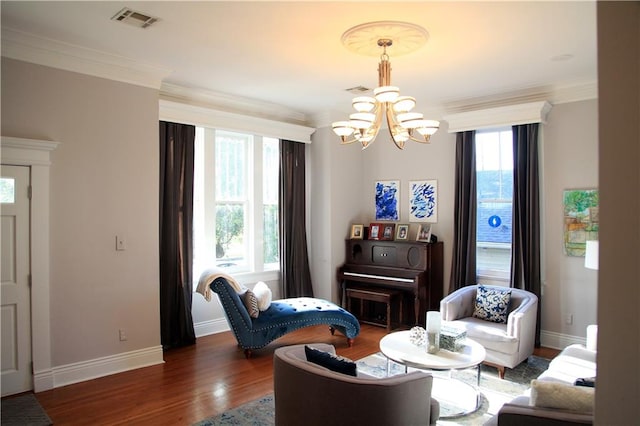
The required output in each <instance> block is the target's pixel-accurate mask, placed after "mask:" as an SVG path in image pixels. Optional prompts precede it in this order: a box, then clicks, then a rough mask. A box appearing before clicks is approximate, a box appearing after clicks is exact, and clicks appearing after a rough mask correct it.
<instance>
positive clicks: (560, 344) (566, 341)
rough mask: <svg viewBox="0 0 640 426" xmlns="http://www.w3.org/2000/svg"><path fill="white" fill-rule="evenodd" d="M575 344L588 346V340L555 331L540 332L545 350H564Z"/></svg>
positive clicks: (541, 342)
mask: <svg viewBox="0 0 640 426" xmlns="http://www.w3.org/2000/svg"><path fill="white" fill-rule="evenodd" d="M575 343H579V344H581V345H586V344H587V339H586V338H584V337H579V336H572V335H570V334H562V333H556V332H555V331H544V330H542V331H541V332H540V344H541V345H542V346H543V347H545V348H552V349H560V350H562V349H564V348H566V347H567V346H569V345H573V344H575Z"/></svg>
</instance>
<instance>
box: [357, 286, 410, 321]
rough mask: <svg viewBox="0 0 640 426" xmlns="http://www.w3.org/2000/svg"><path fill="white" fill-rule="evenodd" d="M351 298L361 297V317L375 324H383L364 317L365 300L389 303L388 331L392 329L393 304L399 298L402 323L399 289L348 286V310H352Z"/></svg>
mask: <svg viewBox="0 0 640 426" xmlns="http://www.w3.org/2000/svg"><path fill="white" fill-rule="evenodd" d="M351 299H359V300H360V315H359V319H360V320H361V321H362V322H365V323H367V324H373V325H380V326H382V324H380V323H377V322H373V321H367V320H366V319H365V318H364V317H363V306H364V303H363V301H365V300H366V301H369V302H380V303H384V304H386V305H387V324H386V325H387V331H391V304H392V303H393V302H394V299H397V300H398V324H402V292H401V291H399V290H387V289H379V288H376V289H369V288H347V310H348V311H349V312H352V311H351Z"/></svg>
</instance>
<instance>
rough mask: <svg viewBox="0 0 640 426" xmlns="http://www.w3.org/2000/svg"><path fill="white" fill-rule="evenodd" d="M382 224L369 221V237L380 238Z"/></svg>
mask: <svg viewBox="0 0 640 426" xmlns="http://www.w3.org/2000/svg"><path fill="white" fill-rule="evenodd" d="M383 228H384V225H383V224H382V223H370V224H369V239H370V240H381V239H382V235H383V232H384V229H383Z"/></svg>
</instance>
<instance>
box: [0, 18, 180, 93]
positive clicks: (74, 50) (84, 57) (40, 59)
mask: <svg viewBox="0 0 640 426" xmlns="http://www.w3.org/2000/svg"><path fill="white" fill-rule="evenodd" d="M2 56H4V57H7V58H11V59H17V60H20V61H25V62H31V63H34V64H38V65H44V66H48V67H52V68H59V69H63V70H66V71H73V72H77V73H81V74H87V75H92V76H94V77H101V78H106V79H109V80H115V81H120V82H123V83H128V84H134V85H137V86H143V87H150V88H153V89H160V85H161V84H162V80H163V79H164V78H166V77H167V76H168V75H169V74H170V73H171V70H170V69H168V68H163V67H160V66H157V65H152V64H144V63H141V62H139V61H135V60H133V59H130V58H125V57H123V56H118V55H112V54H109V53H105V52H101V51H98V50H94V49H88V48H85V47H81V46H77V45H73V44H69V43H64V42H61V41H58V40H53V39H50V38H45V37H38V36H35V35H33V34H29V33H26V32H23V31H19V30H15V29H12V28H7V27H3V28H2Z"/></svg>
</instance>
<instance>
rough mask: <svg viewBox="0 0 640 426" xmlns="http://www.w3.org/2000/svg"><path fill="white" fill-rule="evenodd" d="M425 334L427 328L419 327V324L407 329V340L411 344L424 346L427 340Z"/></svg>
mask: <svg viewBox="0 0 640 426" xmlns="http://www.w3.org/2000/svg"><path fill="white" fill-rule="evenodd" d="M426 336H427V330H425V329H424V328H422V327H420V326H419V325H418V326H415V327H413V328H412V329H411V330H410V331H409V341H410V342H411V344H412V345H416V346H424V344H425V343H426V341H427V339H426Z"/></svg>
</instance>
